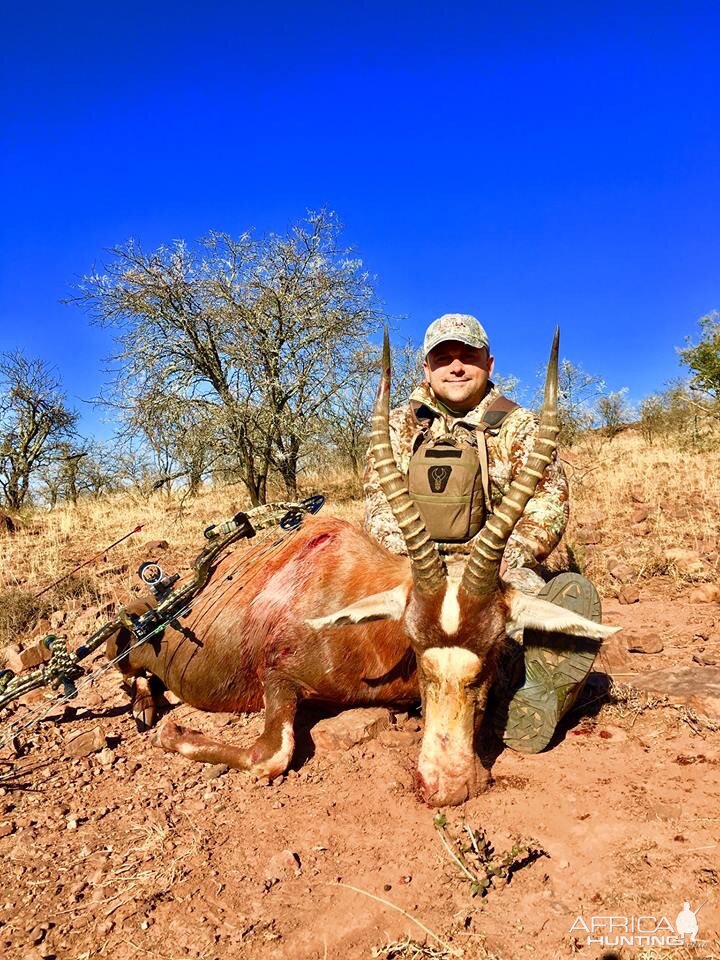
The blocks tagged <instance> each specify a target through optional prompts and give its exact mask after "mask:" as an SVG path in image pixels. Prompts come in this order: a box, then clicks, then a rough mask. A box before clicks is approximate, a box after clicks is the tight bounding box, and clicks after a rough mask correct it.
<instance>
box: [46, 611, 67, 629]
mask: <svg viewBox="0 0 720 960" xmlns="http://www.w3.org/2000/svg"><path fill="white" fill-rule="evenodd" d="M66 620H67V610H53V612H52V613H51V614H50V629H51V630H59V629H60V627H62V625H63V624H64V623H65V621H66Z"/></svg>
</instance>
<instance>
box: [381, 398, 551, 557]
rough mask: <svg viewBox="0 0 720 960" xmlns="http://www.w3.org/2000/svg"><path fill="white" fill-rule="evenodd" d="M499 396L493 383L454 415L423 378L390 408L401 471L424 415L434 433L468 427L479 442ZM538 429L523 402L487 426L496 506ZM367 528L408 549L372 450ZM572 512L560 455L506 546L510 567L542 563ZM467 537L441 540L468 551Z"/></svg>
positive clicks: (396, 549) (395, 547)
mask: <svg viewBox="0 0 720 960" xmlns="http://www.w3.org/2000/svg"><path fill="white" fill-rule="evenodd" d="M499 396H500V391H499V390H498V389H497V387H495V386H494V384H492V383H491V384H490V390H489V391H488V393H487V394H486V396H485V397H484V398H483V399H482V400H481V402H480V403H479V404H478V405H477V407H475V409H474V410H471V411H470V413H468V414H466V415H465V416H464V417H462V418H453V416H452V414H451V413H450V412H449V411H447V410H446V409H445V408H443V406H442V405H441V404H440V403H439V401H438V400H437V399H436V398H435V396H434V394H433V392H432V390H431V388H430V386H429V385H428V384H422V385H421V386H420V387H418V388H417V389H416V390H414V391H413V393H412V395H411V397H410V400H409V402H408V403H405V404H403V405H402V406H401V407H396V408H395V409H394V410H392V411H391V412H390V442H391V444H392V448H393V453H394V454H395V461H396V463H397V465H398V467H399V469H400V472H401V473H402V474H403V475H404V476H407V473H408V469H409V465H410V458H411V456H412V446H413V441H414V439H415V438H416V437H417V435H418V432H419V431H420V430H421V429H422V426H421V423H422V421H425V422H427V420H428V419H429V420H430V424H429V427H428V431H429V434H430V435H431V436H441V435H442V434H446V433H453V432H454V433H456V434H457V433H458V432H462V431H465V432H466V438H467V439H469V440H470V442H475V436H476V434H475V429H474V428H475V427H477V426H479V425H480V424H481V422H482V417H483V414H484V413H485V411H486V410H487V409H488V407H489V406H490V405H491V404H492V402H493V401H494V400H496V399H497V398H498V397H499ZM537 429H538V419H537V417H536V416H535V414H534V413H532V412H531V411H530V410H526V409H524V408H523V407H519V408H518V409H516V410H513V411H512V412H511V413H509V414H508V415H507V416H506V417H505V419H504V421H503V422H502V424H501V426H500V428H499V430H497V431H494V432H487V433H486V437H487V453H488V468H489V469H488V473H489V486H490V500H491V503H490V504H489V505H488V509H490V510H494V509H495V507H497V506H498V504H499V503H500V501H501V500H502V498H503V496H504V495H505V494H506V493H507V491H508V488H509V486H510V483H511V481H512V480H513V479H514V478H515V476H516V475H517V473H518V471H519V469H520V467H521V466H522V465H523V464H524V463H525V461H526V460H527V457H528V455H529V453H530V450H531V449H532V445H533V441H534V439H535V436H536V433H537ZM364 487H365V529H366V530H367V531H368V532H369V533H370V534H371V535H372V536H373V537H374V538H375V539H376V540H378V541H379V542H380V543H382V544H383V545H384V546H385V547H387V549H388V550H390V551H391V552H392V553H407V549H406V547H405V542H404V540H403V537H402V534H401V533H400V528H399V527H398V524H397V521H396V520H395V517H394V516H393V513H392V510H391V509H390V505H389V503H388V501H387V500H386V498H385V495H384V493H383V492H382V490H381V488H380V482H379V479H378V475H377V471H376V470H375V465H374V461H373V458H372V456H371V455H370V454H368V462H367V467H366V470H365V478H364ZM568 517H569V503H568V483H567V478H566V477H565V472H564V470H563V468H562V465H561V463H560V461H559V460H558V459H557V457H555V458H554V459H553V462H552V463H551V464H550V465H549V466H548V468H547V470H546V471H545V474H544V476H543V479H542V480H541V481H540V483H539V484H538V487H537V490H536V493H535V496H534V497H533V498H532V500H531V501H530V502H529V503H528V505H527V507H526V508H525V512H524V513H523V515H522V517H521V518H520V520H519V521H518V523H517V525H516V527H515V529H514V531H513V533H512V536H511V537H510V539H509V540H508V544H507V547H506V548H505V561H506V563H507V566H508V568H509V569H514V568H518V567H529V568H531V569H535V568H537V566H538V564H540V563H541V562H542V561H543V560H544V559H545V558H546V557H547V556H548V555H549V554H550V552H551V551H552V550H553V549H554V548H555V547H556V546H557V544H558V543H559V541H560V538H561V537H562V535H563V532H564V530H565V527H566V525H567V521H568ZM471 544H472V540H469V541H468V542H467V543H461V544H457V543H453V544H441V545H440V550H441V552H443V553H468V552H469V551H470V547H471Z"/></svg>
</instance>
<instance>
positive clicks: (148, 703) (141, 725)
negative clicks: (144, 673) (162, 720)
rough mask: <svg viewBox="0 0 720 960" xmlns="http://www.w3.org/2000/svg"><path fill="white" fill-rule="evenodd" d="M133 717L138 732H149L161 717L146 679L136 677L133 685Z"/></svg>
mask: <svg viewBox="0 0 720 960" xmlns="http://www.w3.org/2000/svg"><path fill="white" fill-rule="evenodd" d="M132 715H133V717H135V723H136V724H137V727H138V730H149V729H150V728H151V727H154V726H155V724H156V723H157V719H158V716H159V710H158V704H157V700H156V699H155V695H154V693H153V691H152V687H151V686H150V681H149V680H147V679H146V678H145V677H135V682H134V684H133V698H132Z"/></svg>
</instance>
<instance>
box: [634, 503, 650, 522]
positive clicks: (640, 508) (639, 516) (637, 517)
mask: <svg viewBox="0 0 720 960" xmlns="http://www.w3.org/2000/svg"><path fill="white" fill-rule="evenodd" d="M649 516H650V507H649V506H648V505H647V504H646V503H639V504H638V505H637V506H636V507H635V509H634V510H633V512H632V516H631V517H630V523H642V522H643V520H647V518H648V517H649Z"/></svg>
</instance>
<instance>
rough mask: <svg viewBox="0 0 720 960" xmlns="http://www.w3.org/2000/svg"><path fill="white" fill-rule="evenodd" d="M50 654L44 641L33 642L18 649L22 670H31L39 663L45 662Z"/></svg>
mask: <svg viewBox="0 0 720 960" xmlns="http://www.w3.org/2000/svg"><path fill="white" fill-rule="evenodd" d="M51 656H52V654H51V653H50V651H49V650H48V648H47V647H46V646H45V644H44V643H33V644H32V645H31V646H29V647H25V649H24V650H21V651H20V661H21V663H22V665H23V669H24V670H32V669H34V668H35V667H39V666H40V664H41V663H47V662H48V660H49V659H50V657H51Z"/></svg>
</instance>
